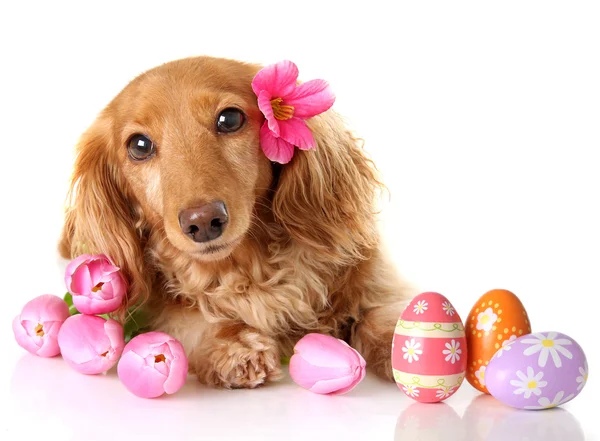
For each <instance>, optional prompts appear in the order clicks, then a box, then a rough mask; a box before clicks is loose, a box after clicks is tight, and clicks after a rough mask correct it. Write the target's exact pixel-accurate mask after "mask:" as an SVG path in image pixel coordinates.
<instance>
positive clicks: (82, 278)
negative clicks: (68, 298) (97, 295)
mask: <svg viewBox="0 0 600 441" xmlns="http://www.w3.org/2000/svg"><path fill="white" fill-rule="evenodd" d="M94 285H95V283H92V275H91V274H90V270H89V269H88V266H87V265H81V266H79V267H78V268H77V270H76V271H75V272H74V273H73V274H72V275H71V285H70V289H69V287H67V289H69V292H70V293H71V294H72V295H73V297H75V296H76V295H81V294H86V293H90V292H91V291H92V288H94Z"/></svg>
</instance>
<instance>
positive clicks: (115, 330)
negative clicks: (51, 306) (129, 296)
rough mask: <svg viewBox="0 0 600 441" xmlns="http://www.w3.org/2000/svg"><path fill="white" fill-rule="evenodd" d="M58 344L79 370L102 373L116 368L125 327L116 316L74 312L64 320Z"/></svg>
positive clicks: (123, 341)
mask: <svg viewBox="0 0 600 441" xmlns="http://www.w3.org/2000/svg"><path fill="white" fill-rule="evenodd" d="M58 345H59V346H60V352H61V353H62V356H63V358H64V359H65V361H66V362H67V364H68V365H69V366H71V367H72V368H73V369H75V370H76V371H77V372H81V373H82V374H89V375H93V374H100V373H102V372H106V371H107V370H109V369H110V368H111V367H113V366H114V365H115V364H116V363H117V361H118V360H119V356H120V355H121V352H123V347H124V346H125V340H124V339H123V327H122V326H121V325H120V324H119V323H118V322H116V321H115V320H113V319H108V320H105V319H103V318H102V317H96V316H93V315H83V314H77V315H73V316H71V317H69V318H68V319H67V320H66V321H65V322H64V323H63V325H62V327H61V329H60V332H59V333H58Z"/></svg>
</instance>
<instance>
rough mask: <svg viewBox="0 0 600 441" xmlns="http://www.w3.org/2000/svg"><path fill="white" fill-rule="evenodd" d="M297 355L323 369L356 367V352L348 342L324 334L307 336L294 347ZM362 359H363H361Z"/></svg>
mask: <svg viewBox="0 0 600 441" xmlns="http://www.w3.org/2000/svg"><path fill="white" fill-rule="evenodd" d="M294 351H295V353H296V354H298V355H300V356H302V357H303V358H305V359H308V360H310V362H311V364H313V365H315V366H322V367H347V366H353V365H356V361H357V358H356V354H355V351H354V350H353V349H352V348H351V347H350V346H348V345H347V344H346V342H344V341H342V340H339V339H337V338H335V337H331V336H329V335H323V334H316V333H312V334H307V335H305V336H304V337H303V338H301V339H300V340H299V341H298V343H296V346H295V347H294ZM361 358H362V357H361Z"/></svg>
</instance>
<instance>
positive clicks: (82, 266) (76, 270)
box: [65, 254, 127, 314]
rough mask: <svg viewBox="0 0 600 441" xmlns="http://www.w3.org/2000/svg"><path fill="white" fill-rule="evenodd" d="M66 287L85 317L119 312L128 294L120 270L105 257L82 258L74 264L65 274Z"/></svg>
mask: <svg viewBox="0 0 600 441" xmlns="http://www.w3.org/2000/svg"><path fill="white" fill-rule="evenodd" d="M65 283H66V285H67V291H69V292H70V293H71V295H72V296H73V305H75V307H76V308H77V310H78V311H79V312H82V313H84V314H106V313H109V312H114V311H116V310H117V309H118V308H119V306H121V304H122V303H123V297H125V293H126V291H127V284H126V283H125V279H124V278H123V275H122V274H121V272H120V268H119V267H116V266H114V265H113V264H112V262H111V261H110V260H109V259H108V257H106V256H105V255H103V254H99V255H97V256H92V255H89V254H83V255H81V256H79V257H77V258H76V259H74V260H73V261H71V263H69V265H68V266H67V270H66V271H65Z"/></svg>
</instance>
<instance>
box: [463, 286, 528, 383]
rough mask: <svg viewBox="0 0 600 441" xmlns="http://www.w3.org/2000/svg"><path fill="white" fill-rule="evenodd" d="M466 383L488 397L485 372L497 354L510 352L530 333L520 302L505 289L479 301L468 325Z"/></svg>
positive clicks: (467, 321)
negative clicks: (511, 343)
mask: <svg viewBox="0 0 600 441" xmlns="http://www.w3.org/2000/svg"><path fill="white" fill-rule="evenodd" d="M465 332H466V334H467V348H468V352H467V354H468V360H467V381H468V382H469V383H470V384H471V385H472V386H473V387H474V388H476V389H478V390H480V391H481V392H484V393H486V394H489V392H488V390H487V388H486V386H485V370H486V368H487V365H488V364H489V362H490V360H491V358H492V357H493V356H494V354H495V353H496V352H498V351H500V350H506V351H508V350H510V346H507V345H508V343H510V342H511V341H513V340H516V339H517V338H518V337H521V336H522V335H525V334H529V333H530V332H531V323H530V322H529V317H528V316H527V311H525V307H524V306H523V304H522V303H521V301H520V300H519V298H518V297H517V296H516V295H515V294H513V293H512V292H510V291H508V290H505V289H493V290H491V291H488V292H487V293H485V294H484V295H483V296H481V297H480V298H479V300H477V302H476V303H475V305H474V306H473V308H471V312H470V313H469V315H468V316H467V320H466V322H465Z"/></svg>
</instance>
